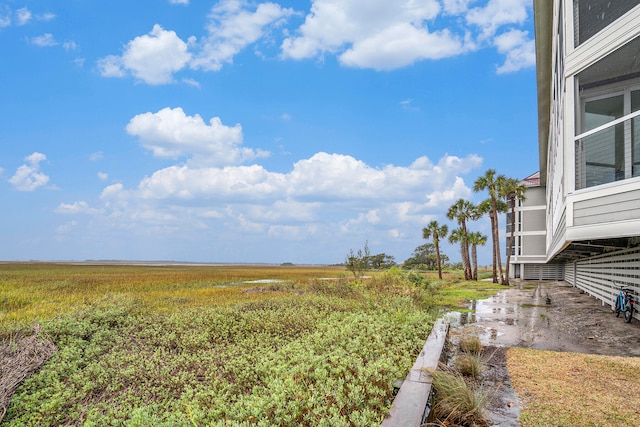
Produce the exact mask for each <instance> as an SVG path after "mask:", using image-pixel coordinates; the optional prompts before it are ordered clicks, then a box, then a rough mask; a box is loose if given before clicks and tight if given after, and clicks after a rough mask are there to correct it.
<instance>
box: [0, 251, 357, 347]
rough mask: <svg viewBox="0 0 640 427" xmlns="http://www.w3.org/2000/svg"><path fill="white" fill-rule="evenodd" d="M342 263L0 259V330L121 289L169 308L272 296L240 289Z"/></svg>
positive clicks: (299, 279) (312, 274)
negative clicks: (202, 263)
mask: <svg viewBox="0 0 640 427" xmlns="http://www.w3.org/2000/svg"><path fill="white" fill-rule="evenodd" d="M344 272H345V270H344V267H307V266H304V267H302V266H301V267H291V266H288V267H279V266H250V265H247V266H245V265H231V266H180V265H171V266H163V265H157V266H149V265H119V264H113V265H88V264H78V265H73V264H53V263H0V336H2V334H3V333H6V332H7V331H9V330H11V329H15V328H19V327H24V326H28V325H29V324H31V323H33V322H35V321H42V320H46V319H50V318H51V317H53V316H55V315H58V314H61V313H68V312H71V311H73V310H76V309H78V308H80V307H83V306H87V305H88V304H91V303H92V302H94V301H96V300H98V299H100V298H101V297H103V296H105V295H125V296H128V297H130V298H133V299H136V300H137V302H138V303H139V304H141V305H143V306H144V307H146V308H147V309H148V310H152V311H165V312H170V311H173V310H175V309H177V308H178V307H184V308H191V307H202V306H216V305H225V304H235V303H238V302H248V301H255V300H260V299H264V298H267V297H277V295H278V294H277V293H275V292H270V293H266V294H265V293H263V294H256V293H251V292H245V291H246V289H248V288H250V287H254V286H256V285H255V284H251V283H246V282H250V281H255V280H261V279H271V280H282V281H286V282H289V283H292V284H295V283H305V282H306V281H308V280H311V279H314V278H323V277H330V278H331V277H334V278H335V277H340V276H342V275H344Z"/></svg>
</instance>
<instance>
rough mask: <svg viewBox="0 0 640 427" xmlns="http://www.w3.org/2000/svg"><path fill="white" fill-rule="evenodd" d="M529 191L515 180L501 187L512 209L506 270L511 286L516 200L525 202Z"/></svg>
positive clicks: (502, 194) (512, 179)
mask: <svg viewBox="0 0 640 427" xmlns="http://www.w3.org/2000/svg"><path fill="white" fill-rule="evenodd" d="M526 191H527V187H526V186H525V185H524V184H522V182H521V181H518V180H517V179H514V178H506V179H505V180H504V183H503V184H502V186H501V187H500V195H501V196H502V197H504V198H505V199H507V201H508V205H509V206H510V207H511V234H510V236H509V241H508V246H509V247H508V248H507V265H506V268H505V270H506V271H505V276H506V277H505V284H507V285H508V284H509V264H510V262H511V252H512V251H513V243H514V241H513V235H514V233H515V231H516V230H515V228H516V217H515V215H516V199H518V200H521V201H524V200H525V199H526V198H525V195H524V193H525V192H526Z"/></svg>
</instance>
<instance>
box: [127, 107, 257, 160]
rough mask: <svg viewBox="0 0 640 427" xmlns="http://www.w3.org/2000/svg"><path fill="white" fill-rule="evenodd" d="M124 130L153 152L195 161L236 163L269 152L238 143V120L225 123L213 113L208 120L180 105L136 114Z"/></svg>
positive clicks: (239, 139) (157, 155) (239, 129)
mask: <svg viewBox="0 0 640 427" xmlns="http://www.w3.org/2000/svg"><path fill="white" fill-rule="evenodd" d="M126 130H127V132H128V133H129V134H130V135H135V136H137V137H138V138H140V141H141V143H142V145H143V146H144V147H145V148H146V149H148V150H151V151H152V152H153V155H154V156H156V157H162V158H174V159H175V158H179V157H188V158H189V161H190V162H191V163H192V164H196V165H203V164H206V165H227V164H238V163H243V162H246V161H249V160H253V159H255V158H257V157H265V156H267V155H268V153H267V152H265V151H262V150H253V149H250V148H245V147H242V146H241V145H242V127H241V126H240V125H239V124H236V125H234V126H226V125H224V124H222V121H221V119H220V118H219V117H212V118H211V119H210V120H209V123H208V124H207V123H205V121H204V120H203V119H202V117H200V115H198V114H196V115H194V116H187V115H186V114H185V112H184V111H183V110H182V108H179V107H178V108H173V109H171V108H163V109H162V110H160V111H158V112H157V113H150V112H149V113H144V114H139V115H137V116H135V117H134V118H132V119H131V120H130V121H129V124H127V127H126Z"/></svg>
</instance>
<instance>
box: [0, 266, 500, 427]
mask: <svg viewBox="0 0 640 427" xmlns="http://www.w3.org/2000/svg"><path fill="white" fill-rule="evenodd" d="M346 273H347V272H346V271H345V270H344V268H343V267H296V266H290V267H273V266H271V267H267V266H257V267H256V266H148V265H144V266H128V265H65V264H38V263H31V264H0V325H1V326H0V337H1V338H2V342H3V345H6V348H7V349H9V351H11V349H12V347H11V344H12V342H14V343H15V342H16V341H15V340H16V337H18V336H21V335H24V334H28V333H29V331H30V330H31V328H32V325H34V324H35V323H38V324H40V325H41V328H42V332H41V335H42V337H45V338H48V339H50V340H51V341H52V342H53V343H55V345H56V346H57V348H58V351H57V352H56V353H55V354H54V355H53V357H52V358H51V359H50V360H49V361H48V362H47V363H46V364H45V365H44V366H43V367H42V368H41V369H40V370H39V371H38V372H37V373H36V374H35V375H33V376H32V377H30V378H28V379H27V380H26V381H24V383H22V384H21V385H20V387H18V388H17V390H16V392H15V394H14V395H13V398H12V400H11V404H10V405H9V406H8V410H7V412H6V415H5V417H4V420H3V425H6V426H58V425H71V426H73V425H83V426H103V425H120V426H209V425H211V426H223V425H224V426H227V425H246V426H249V425H252V426H253V425H258V426H273V425H309V426H310V425H313V426H332V427H333V426H370V425H375V424H379V423H380V422H381V421H382V419H383V418H384V416H385V414H386V413H387V411H388V409H389V407H390V405H391V402H392V398H393V396H392V394H393V385H392V384H393V381H394V380H396V379H402V378H404V377H405V375H406V373H407V371H408V369H409V368H410V367H411V365H412V364H413V362H414V360H415V357H416V355H417V353H418V352H419V351H420V349H421V348H422V345H423V343H424V341H425V339H426V337H427V336H428V334H429V332H430V330H431V327H432V324H433V321H434V318H435V314H430V313H433V310H430V309H431V308H433V306H434V305H455V304H458V303H459V301H460V300H459V298H460V295H458V294H457V293H456V292H454V291H453V290H451V291H450V292H449V293H447V289H448V285H447V284H446V283H440V282H437V281H435V280H433V278H432V277H427V276H425V275H422V274H417V273H404V272H401V271H399V270H396V269H392V270H391V271H388V272H378V273H375V274H374V275H373V277H371V278H370V279H367V280H358V281H353V280H351V279H349V278H348V276H347V274H346ZM327 278H330V279H332V280H326V279H327ZM483 286H484V285H483ZM490 288H491V286H487V289H484V290H482V292H484V294H487V293H490V292H492V291H491V290H489V289H490ZM484 294H482V293H479V294H477V295H484ZM468 296H469V295H465V296H464V297H465V298H466V297H468Z"/></svg>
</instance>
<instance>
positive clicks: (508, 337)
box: [449, 282, 640, 427]
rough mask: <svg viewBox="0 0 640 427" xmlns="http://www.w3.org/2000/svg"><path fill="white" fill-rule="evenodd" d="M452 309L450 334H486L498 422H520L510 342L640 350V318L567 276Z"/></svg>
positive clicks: (610, 352) (611, 351)
mask: <svg viewBox="0 0 640 427" xmlns="http://www.w3.org/2000/svg"><path fill="white" fill-rule="evenodd" d="M469 309H470V310H471V311H470V312H468V313H451V314H450V315H449V321H450V322H451V330H450V337H451V339H452V341H453V342H456V340H459V338H460V337H461V336H463V335H468V334H472V335H477V336H478V337H480V339H481V342H482V343H483V345H485V346H486V347H487V351H489V352H490V351H492V349H493V351H494V353H493V355H492V357H491V358H490V359H489V360H490V362H489V364H488V369H487V371H486V372H485V374H484V377H485V379H484V381H485V382H486V383H487V385H488V386H489V387H488V389H489V391H490V392H491V388H492V387H493V393H494V395H493V402H492V405H491V408H490V410H489V415H490V416H491V419H492V422H493V424H492V425H493V426H500V427H509V426H518V425H519V424H518V417H519V413H520V410H519V407H518V399H517V398H516V395H515V392H514V390H513V387H512V386H511V379H510V377H509V373H508V371H507V365H506V358H505V354H506V347H525V348H532V349H538V350H552V351H563V352H574V353H585V354H597V355H607V356H625V357H629V356H634V357H638V356H640V321H639V320H638V319H633V320H632V321H631V323H624V321H623V320H622V318H621V317H620V318H616V316H615V314H613V311H612V310H611V307H610V306H609V305H603V304H602V302H601V301H599V300H597V299H595V298H593V297H591V296H589V295H587V294H585V293H584V292H582V291H580V290H579V289H578V288H575V287H572V286H570V285H568V284H566V283H564V282H543V283H541V284H538V283H524V282H523V283H518V284H517V285H516V286H513V287H509V288H505V289H504V290H501V291H499V292H498V293H497V294H496V295H494V296H492V297H490V298H488V299H486V300H481V301H474V302H473V303H471V304H470V306H469Z"/></svg>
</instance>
